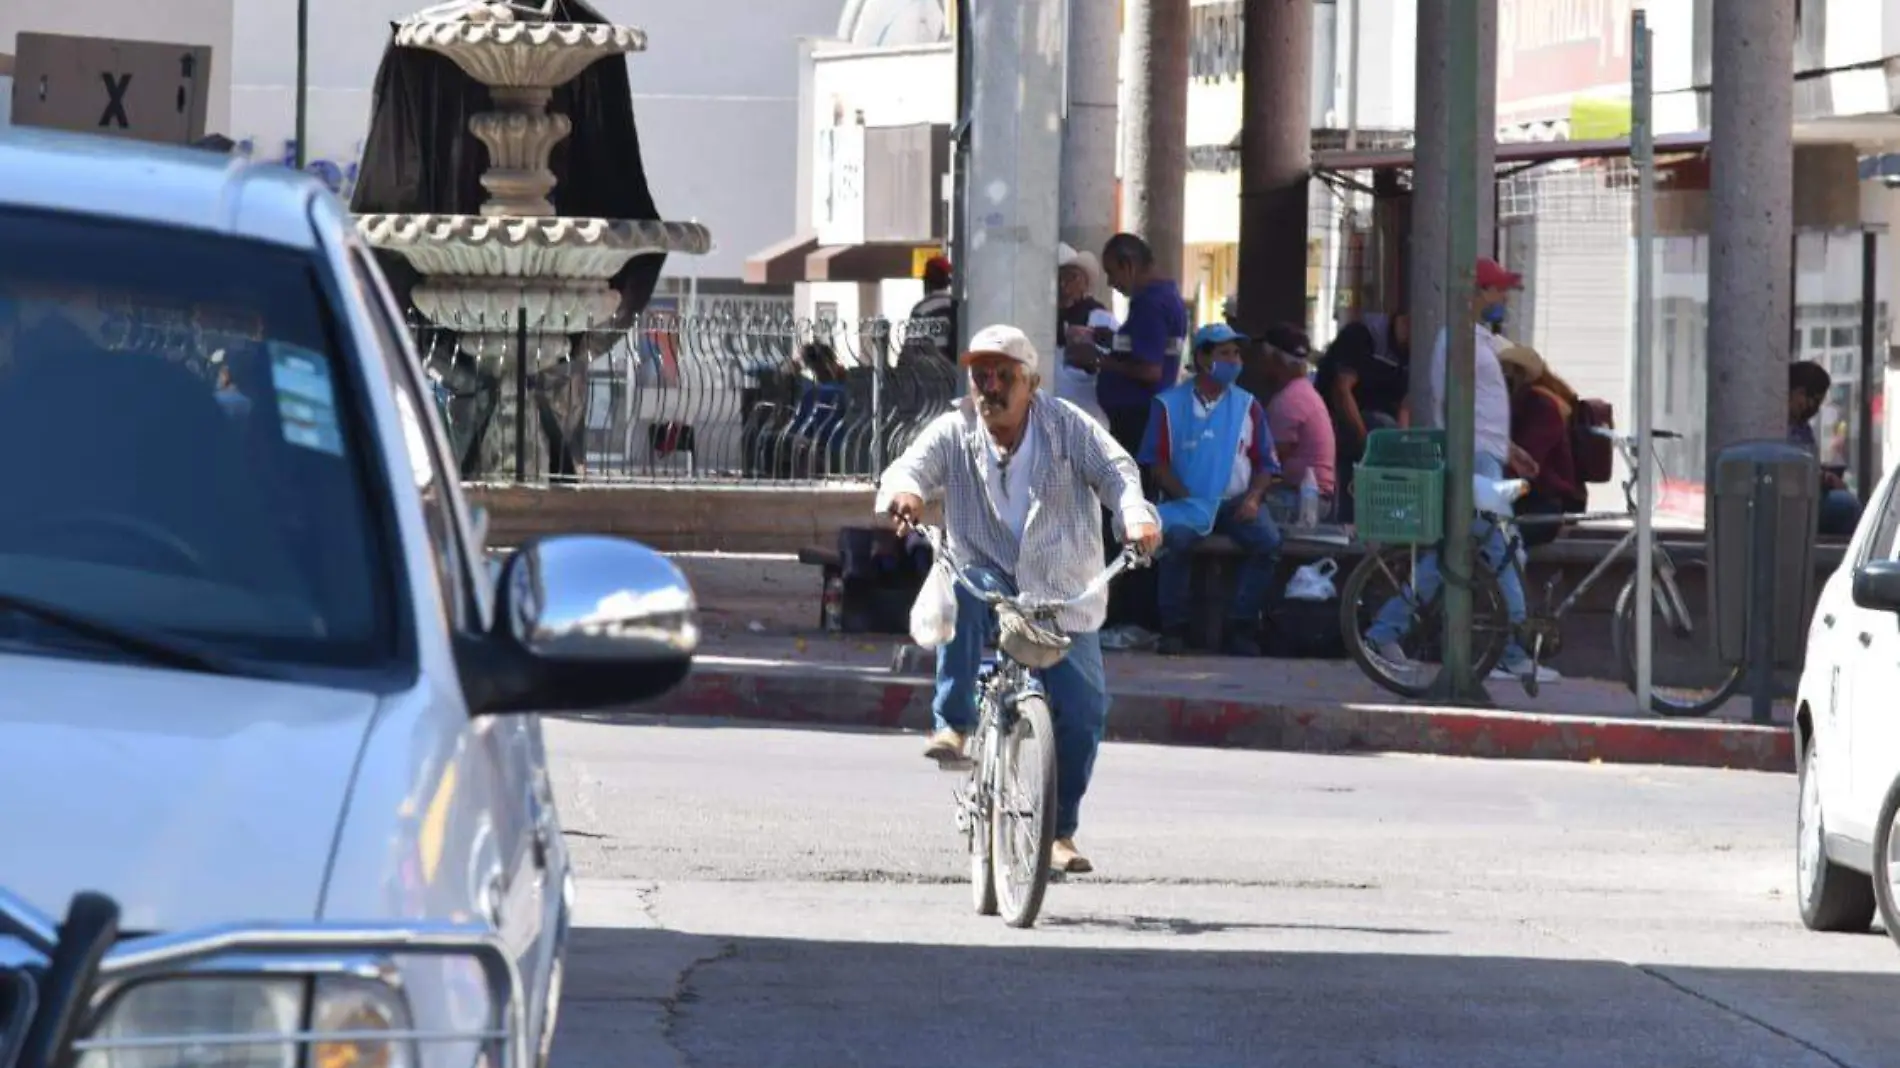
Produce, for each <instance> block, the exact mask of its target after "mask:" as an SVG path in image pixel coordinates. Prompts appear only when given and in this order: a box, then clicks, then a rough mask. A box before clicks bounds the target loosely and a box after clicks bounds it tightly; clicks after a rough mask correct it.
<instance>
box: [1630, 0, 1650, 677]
mask: <svg viewBox="0 0 1900 1068" xmlns="http://www.w3.org/2000/svg"><path fill="white" fill-rule="evenodd" d="M1630 25H1631V32H1630V119H1631V124H1630V149H1631V155H1632V156H1633V157H1634V159H1635V162H1636V367H1635V379H1636V466H1637V471H1636V472H1635V474H1636V607H1635V615H1636V708H1637V711H1639V712H1644V713H1647V712H1648V711H1649V708H1650V704H1649V700H1650V698H1649V692H1650V685H1651V682H1652V679H1653V675H1652V673H1653V672H1654V670H1655V666H1654V655H1655V653H1654V648H1653V646H1652V644H1651V643H1652V642H1653V640H1654V639H1653V637H1652V635H1653V631H1654V627H1653V623H1654V615H1655V613H1654V606H1655V601H1654V600H1653V598H1654V597H1655V589H1654V576H1653V574H1652V573H1651V570H1650V561H1651V560H1653V559H1655V551H1656V548H1655V537H1656V534H1655V522H1654V519H1653V518H1652V516H1653V513H1654V511H1655V505H1656V481H1655V480H1656V465H1655V464H1652V463H1650V462H1649V458H1650V449H1651V447H1652V445H1651V443H1652V441H1653V440H1654V436H1653V435H1654V429H1655V428H1654V426H1653V424H1654V422H1655V399H1654V397H1653V396H1651V394H1652V392H1653V391H1654V389H1655V385H1656V383H1655V377H1654V374H1655V372H1654V366H1655V355H1654V353H1655V340H1656V339H1655V332H1656V260H1655V247H1656V130H1655V126H1654V123H1653V122H1652V120H1651V112H1652V108H1651V101H1652V98H1653V94H1654V92H1655V88H1654V84H1653V81H1652V76H1651V71H1650V35H1649V20H1648V18H1647V17H1645V12H1644V11H1643V10H1642V9H1640V8H1638V9H1637V10H1636V11H1635V12H1633V13H1632V14H1631V15H1630Z"/></svg>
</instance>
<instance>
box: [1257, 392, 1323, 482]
mask: <svg viewBox="0 0 1900 1068" xmlns="http://www.w3.org/2000/svg"><path fill="white" fill-rule="evenodd" d="M1267 425H1268V426H1269V427H1271V428H1272V430H1273V447H1274V451H1276V452H1278V453H1279V454H1280V467H1281V472H1280V477H1281V478H1284V479H1285V480H1286V482H1287V485H1290V486H1294V487H1298V486H1299V484H1300V482H1301V481H1302V480H1303V479H1305V478H1306V472H1307V469H1308V468H1311V469H1312V471H1313V480H1314V481H1315V482H1317V483H1319V492H1320V494H1321V495H1322V496H1328V497H1330V496H1332V494H1333V486H1334V480H1333V448H1334V445H1333V417H1332V415H1331V413H1329V412H1327V410H1326V402H1325V401H1323V400H1321V399H1320V396H1319V390H1316V389H1314V388H1313V383H1312V380H1311V379H1307V378H1296V379H1294V380H1293V381H1291V382H1289V383H1287V385H1286V386H1285V388H1283V389H1281V390H1280V392H1278V393H1275V394H1274V395H1273V399H1272V400H1269V401H1268V402H1267Z"/></svg>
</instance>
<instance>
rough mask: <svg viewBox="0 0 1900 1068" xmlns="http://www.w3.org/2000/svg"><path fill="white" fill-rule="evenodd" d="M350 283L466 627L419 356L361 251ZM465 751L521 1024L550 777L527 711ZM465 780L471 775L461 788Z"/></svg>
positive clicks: (542, 979)
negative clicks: (378, 346) (481, 807)
mask: <svg viewBox="0 0 1900 1068" xmlns="http://www.w3.org/2000/svg"><path fill="white" fill-rule="evenodd" d="M350 257H351V267H352V273H353V274H354V275H355V279H354V280H355V282H356V284H357V285H358V286H360V287H362V288H363V289H364V290H365V295H366V302H367V303H368V304H370V305H371V308H372V312H373V318H375V319H376V320H377V323H376V330H377V333H378V335H379V338H380V340H381V341H382V345H383V348H384V349H385V352H386V354H387V358H388V370H389V374H390V380H391V385H392V386H393V388H394V391H395V396H396V407H397V411H398V414H399V416H400V418H401V421H402V423H403V429H404V446H405V448H406V449H407V451H408V454H409V461H410V465H411V468H412V469H413V471H414V474H415V477H416V480H417V487H418V489H419V490H421V491H422V497H423V502H424V507H425V510H426V511H427V513H428V514H427V520H428V526H429V535H430V541H431V543H432V549H433V551H434V557H435V558H434V561H433V562H434V564H435V567H436V570H437V572H438V577H439V579H440V584H441V587H442V589H443V590H444V591H445V592H444V603H443V606H442V608H443V614H444V617H445V619H446V621H447V622H448V625H449V626H450V627H451V628H453V629H455V630H457V631H460V632H462V633H465V634H469V635H471V636H472V635H474V634H476V633H479V632H480V630H481V629H483V628H484V627H486V626H487V622H488V620H489V619H490V618H491V617H492V612H493V604H492V592H493V591H492V588H490V583H489V579H488V575H489V572H488V569H487V568H486V567H484V566H483V564H482V562H481V561H480V560H479V559H477V558H476V554H475V553H473V552H471V551H470V546H471V545H472V544H473V542H474V538H473V536H472V534H471V530H470V525H469V523H468V520H467V515H468V512H467V507H466V504H465V502H464V501H463V500H462V493H461V483H460V481H459V479H458V478H457V477H456V469H455V467H454V466H453V465H452V464H451V463H450V462H449V453H448V450H447V448H446V444H447V436H446V434H444V433H443V430H442V427H441V425H440V421H439V420H438V419H437V418H435V417H434V416H432V415H431V414H430V413H431V411H432V410H433V404H432V402H431V394H430V390H429V388H428V385H427V381H426V377H425V375H424V373H423V370H422V364H421V361H420V360H419V359H418V358H417V357H416V354H415V350H414V347H413V345H412V344H411V343H410V342H409V341H408V338H407V335H406V333H405V332H404V331H402V330H401V329H400V328H399V327H398V326H397V323H398V322H399V320H398V319H397V318H396V316H395V314H394V309H395V301H394V299H393V297H391V295H390V294H389V291H388V288H387V286H386V285H385V284H384V283H383V281H382V278H381V276H380V274H379V273H378V272H376V271H375V270H374V269H373V267H372V266H371V261H370V259H369V256H368V252H367V250H366V249H364V248H362V247H360V246H355V247H352V248H351V250H350ZM465 719H466V726H465V728H464V729H465V732H466V733H465V735H464V737H465V739H466V740H467V742H468V743H469V749H468V752H469V755H470V756H471V758H472V759H473V760H474V761H475V762H476V763H477V764H478V765H479V767H478V769H477V770H478V774H477V778H479V779H480V780H482V781H483V782H484V783H485V784H486V787H487V788H485V789H482V788H471V789H470V790H469V792H468V794H467V795H466V796H470V797H474V798H481V799H483V802H482V803H484V804H486V805H487V806H488V809H489V811H487V812H485V813H482V814H481V815H482V817H483V818H481V819H480V820H479V821H478V823H477V826H478V827H479V828H480V830H478V831H477V834H478V836H481V835H484V834H485V836H486V839H487V840H486V841H484V842H480V843H477V845H476V852H477V853H478V854H486V855H488V856H489V857H491V858H492V860H493V867H492V869H491V871H492V877H491V878H490V880H489V885H487V886H486V887H483V888H482V893H483V895H484V896H485V897H486V899H487V903H488V909H487V911H488V913H489V915H488V917H487V918H488V919H489V920H490V921H491V922H492V923H494V925H495V927H496V929H497V931H498V933H500V935H501V936H502V938H503V940H504V941H505V942H507V944H508V945H509V946H510V947H511V948H512V949H513V950H514V952H515V955H516V958H517V961H518V963H519V965H520V967H521V970H522V976H523V979H524V981H525V983H526V985H527V988H528V991H529V995H530V998H531V999H533V1000H532V1002H531V1004H530V1006H529V1009H530V1027H531V1029H539V1028H540V1026H541V1022H542V1021H543V1020H545V1019H548V1018H549V1017H548V1016H547V1009H548V1006H547V1004H546V998H545V996H544V995H545V994H546V993H547V992H548V991H549V989H550V987H551V986H552V969H553V968H554V966H555V963H556V961H557V960H558V950H559V946H558V940H559V936H560V935H561V934H562V933H563V932H564V926H565V893H564V891H565V888H566V872H567V866H566V853H565V847H564V843H563V842H562V840H561V834H560V822H559V820H558V818H557V817H556V816H555V808H554V797H553V789H552V785H551V783H550V782H549V776H548V775H547V772H546V758H545V755H544V754H543V752H542V747H541V745H540V730H541V725H540V720H539V717H536V716H528V715H505V716H480V717H466V718H465ZM473 786H474V784H473V783H471V787H473Z"/></svg>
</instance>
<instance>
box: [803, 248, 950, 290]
mask: <svg viewBox="0 0 1900 1068" xmlns="http://www.w3.org/2000/svg"><path fill="white" fill-rule="evenodd" d="M917 249H918V246H916V245H913V244H911V243H910V242H908V241H904V242H885V241H873V242H866V243H865V244H862V245H829V246H826V247H823V248H819V249H818V250H817V251H815V252H813V253H812V254H811V255H809V256H806V257H805V281H807V282H883V281H887V280H889V279H893V278H915V277H917V266H916V265H917ZM930 251H932V252H934V251H936V249H934V248H932V249H931V250H930Z"/></svg>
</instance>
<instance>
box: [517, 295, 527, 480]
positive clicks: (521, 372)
mask: <svg viewBox="0 0 1900 1068" xmlns="http://www.w3.org/2000/svg"><path fill="white" fill-rule="evenodd" d="M526 481H528V309H526V308H522V309H519V310H518V311H517V312H516V313H515V484H516V485H520V484H522V483H524V482H526Z"/></svg>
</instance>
